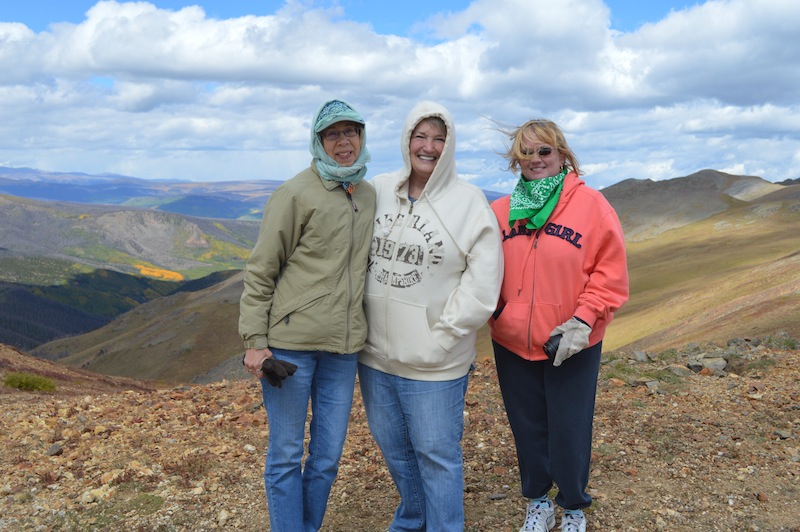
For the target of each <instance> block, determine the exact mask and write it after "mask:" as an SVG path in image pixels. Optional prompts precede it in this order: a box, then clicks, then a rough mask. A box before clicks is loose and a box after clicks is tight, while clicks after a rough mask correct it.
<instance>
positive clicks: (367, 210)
mask: <svg viewBox="0 0 800 532" xmlns="http://www.w3.org/2000/svg"><path fill="white" fill-rule="evenodd" d="M374 214H375V191H374V189H373V187H372V185H370V184H369V183H367V182H366V181H362V182H361V183H359V184H358V186H357V187H356V188H355V191H354V192H353V194H352V196H350V195H348V193H347V192H346V191H345V190H344V188H342V186H341V185H340V184H339V183H337V182H334V181H327V180H324V179H322V178H321V177H320V176H319V174H318V173H317V171H316V167H315V165H314V164H313V163H312V165H311V167H310V168H307V169H306V170H304V171H302V172H300V173H299V174H298V175H296V176H295V177H293V178H292V179H290V180H288V181H286V182H284V183H283V184H282V185H281V186H280V187H278V189H277V190H276V191H275V192H273V193H272V195H271V196H270V198H269V200H268V201H267V205H266V207H265V208H264V218H263V220H262V222H261V231H260V233H259V236H258V240H257V242H256V245H255V247H254V248H253V251H252V253H251V254H250V258H249V259H248V261H247V266H246V269H245V274H244V291H243V293H242V297H241V301H240V314H239V334H240V336H241V337H242V340H243V341H244V345H245V348H255V349H263V348H266V347H269V348H281V349H292V350H319V351H328V352H331V353H355V352H357V351H359V350H361V348H362V347H363V346H364V341H365V339H366V337H367V324H366V318H365V316H364V307H363V297H364V283H365V276H366V268H367V257H368V255H369V248H370V239H371V237H372V219H373V216H374Z"/></svg>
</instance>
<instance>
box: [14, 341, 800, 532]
mask: <svg viewBox="0 0 800 532" xmlns="http://www.w3.org/2000/svg"><path fill="white" fill-rule="evenodd" d="M797 347H798V342H797V341H794V340H791V339H785V338H784V339H781V338H771V339H765V340H763V341H758V340H750V341H745V340H738V341H732V342H729V345H727V346H696V345H695V346H687V347H686V348H684V349H681V350H671V351H668V352H664V353H658V354H652V353H643V352H638V353H627V354H625V353H615V354H612V355H610V356H607V357H606V359H605V361H604V364H603V368H602V371H601V376H600V387H599V391H598V403H597V414H596V422H595V435H594V456H593V471H592V479H591V484H590V491H591V493H592V495H593V496H594V498H595V503H594V504H593V506H592V507H591V509H590V510H589V512H588V519H589V530H591V531H599V530H603V531H611V530H626V531H628V530H629V531H651V530H671V531H676V530H687V531H688V530H692V531H697V530H703V531H712V530H720V531H731V530H736V531H740V530H741V531H779V530H785V531H800V505H799V504H798V503H800V351H798V350H797ZM14 356H15V357H16V358H15V359H14V360H13V361H10V359H9V358H7V357H4V358H0V361H1V362H2V363H0V373H1V374H2V375H5V374H6V373H7V372H8V371H10V370H12V369H15V368H16V366H15V364H17V365H19V363H20V362H19V360H20V359H19V357H20V356H22V355H18V354H15V355H14ZM49 371H50V372H51V374H53V371H55V370H52V368H51V369H50V370H49ZM57 382H58V383H59V389H58V390H57V391H56V392H54V393H44V392H38V393H34V392H20V391H16V390H11V389H8V388H3V387H0V392H1V393H0V419H1V420H2V424H1V425H2V426H1V427H0V429H1V430H0V469H2V477H0V501H2V503H0V530H81V531H83V530H125V531H129V530H147V531H150V530H164V531H168V530H192V531H195V530H217V529H229V530H244V531H250V530H253V531H255V530H268V529H269V525H268V518H267V510H266V505H265V503H264V500H263V495H262V494H263V486H262V468H263V455H264V446H265V443H266V439H267V426H266V423H265V415H264V412H263V408H262V407H261V404H260V403H261V399H260V391H259V389H258V385H257V383H256V382H255V381H253V380H244V381H222V382H215V383H210V384H204V385H192V386H185V387H176V388H170V389H163V388H162V389H146V386H141V385H138V384H136V385H134V384H133V383H126V382H123V381H121V380H116V381H110V380H102V381H97V382H93V381H92V380H91V379H88V378H87V376H86V375H83V376H82V377H81V378H79V379H74V378H73V379H71V380H65V379H60V380H59V379H57ZM125 387H127V388H130V389H128V390H127V391H117V390H119V389H120V388H125ZM465 419H466V420H467V428H466V434H465V438H464V442H463V446H464V454H465V479H466V490H465V494H464V498H465V506H466V515H467V520H466V530H469V531H479V530H480V531H503V530H516V529H517V528H518V527H519V525H520V524H521V522H522V520H523V512H524V507H525V501H523V500H522V498H521V497H520V495H519V481H518V471H517V465H516V457H515V453H514V444H513V439H512V437H511V433H510V430H509V429H508V425H507V422H506V419H505V413H504V410H503V406H502V402H501V399H500V393H499V390H498V386H497V380H496V374H495V370H494V364H493V362H492V361H491V360H483V361H481V362H479V363H477V364H476V369H475V371H474V373H473V376H472V378H471V380H470V388H469V392H468V395H467V409H466V412H465ZM396 504H397V498H396V495H395V491H394V488H393V486H392V483H391V479H390V478H389V475H388V472H387V471H386V468H385V466H384V465H383V462H382V459H381V456H380V453H379V452H378V450H377V448H376V446H375V444H374V442H373V440H372V439H371V436H370V434H369V431H368V429H367V425H366V419H365V416H364V412H363V407H362V405H361V399H360V396H359V395H358V392H356V402H355V406H354V408H353V413H352V423H351V429H350V433H349V436H348V440H347V445H346V448H345V453H344V457H343V458H342V463H341V471H340V475H339V478H338V480H337V481H336V483H335V485H334V489H333V493H332V495H331V498H330V505H329V509H328V514H327V517H326V521H325V527H324V529H325V530H330V531H353V530H359V531H373V530H374V531H381V530H385V529H386V526H387V524H388V522H389V520H390V518H391V514H392V511H393V510H394V507H395V505H396Z"/></svg>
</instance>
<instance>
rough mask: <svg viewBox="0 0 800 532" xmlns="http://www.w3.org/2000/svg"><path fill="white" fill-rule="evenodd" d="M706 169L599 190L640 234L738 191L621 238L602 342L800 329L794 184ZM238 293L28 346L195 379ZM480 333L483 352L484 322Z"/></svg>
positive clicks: (232, 284)
mask: <svg viewBox="0 0 800 532" xmlns="http://www.w3.org/2000/svg"><path fill="white" fill-rule="evenodd" d="M716 174H719V173H716ZM704 176H709V174H708V173H701V174H698V175H696V176H693V177H691V176H690V178H688V179H689V181H690V182H692V183H694V182H695V181H698V180H699V182H697V183H695V184H693V185H691V186H682V184H681V182H680V181H667V182H649V181H647V182H642V183H639V182H625V183H621V184H619V185H615V187H611V188H610V189H609V190H608V191H604V193H608V194H609V198H610V201H612V203H613V204H614V205H615V207H616V208H617V209H618V211H619V212H620V216H621V217H622V218H623V220H626V221H625V222H623V223H624V224H625V230H626V234H627V232H628V231H630V232H632V233H634V234H635V235H637V234H638V235H642V234H643V231H644V229H645V228H643V227H640V226H638V225H636V223H637V222H635V220H638V219H639V218H641V217H642V216H643V213H645V212H646V211H647V209H648V208H650V207H651V206H652V205H654V204H655V203H656V202H655V200H654V199H653V198H670V199H669V200H663V199H662V201H661V204H665V205H666V204H668V205H673V204H679V205H682V204H684V203H685V201H684V199H685V198H684V197H683V196H682V194H688V195H692V196H695V197H700V196H702V197H706V198H707V201H706V202H705V203H706V204H708V205H712V204H713V202H712V201H711V198H713V197H724V198H732V197H733V196H734V194H735V195H737V196H738V197H739V198H746V199H747V201H745V199H737V200H736V202H731V205H729V206H728V208H727V209H725V210H723V211H720V212H716V207H714V208H711V207H709V208H708V209H707V210H706V211H703V212H704V215H703V216H702V217H700V216H699V214H697V213H694V215H693V216H692V217H689V216H683V215H681V216H678V215H676V216H675V218H674V219H675V220H676V221H675V223H674V224H673V225H674V227H673V228H671V229H669V230H665V231H663V232H661V233H659V235H658V236H657V237H652V238H646V239H645V238H642V239H637V238H632V239H629V241H628V255H629V257H628V260H629V270H630V276H631V292H632V294H631V299H630V301H629V302H628V303H627V304H626V305H625V307H623V309H622V311H621V312H619V313H618V315H617V317H616V319H615V321H614V322H613V323H612V324H611V327H610V328H609V330H608V334H607V336H606V340H605V343H604V347H605V349H606V350H615V349H621V348H626V349H667V348H669V347H673V346H675V345H683V344H685V343H688V342H701V343H702V342H706V341H714V342H725V341H727V339H728V338H732V337H736V336H739V335H742V334H745V335H748V336H753V337H758V336H768V335H774V334H779V333H787V334H789V335H790V336H793V337H800V320H797V319H796V316H797V309H798V308H800V267H799V266H800V264H798V262H799V261H800V253H798V251H800V245H799V244H800V240H798V237H797V229H796V228H797V227H798V226H800V199H797V198H796V196H792V194H795V193H796V190H797V189H798V188H799V187H798V185H790V186H780V185H775V186H778V187H780V188H778V189H776V188H775V186H773V185H772V184H766V182H764V181H763V180H760V179H758V178H749V177H745V178H741V179H737V178H735V176H726V175H724V174H719V175H715V174H711V175H710V177H709V183H705V182H704V181H703V179H705V177H704ZM683 179H687V178H683ZM701 185H703V186H704V187H705V188H703V186H701ZM700 190H703V191H702V192H700ZM780 192H783V194H784V196H786V197H788V198H789V199H784V196H781V195H780V194H779V193H780ZM757 193H763V194H765V196H758V194H757ZM678 211H679V209H676V212H678ZM628 213H633V214H628ZM655 216H656V217H657V218H658V215H657V214H656V215H655ZM695 218H700V219H695ZM632 220H633V221H632ZM678 220H679V221H680V223H678ZM240 291H241V276H239V275H237V276H235V277H232V278H231V279H229V280H228V281H226V282H225V283H223V284H222V285H220V286H216V287H212V288H209V289H207V290H205V291H199V292H197V293H196V294H193V295H192V296H191V301H190V302H187V296H185V295H184V296H171V297H166V298H162V299H159V300H158V301H156V302H153V303H148V304H146V305H142V306H141V307H140V308H137V309H136V310H134V311H131V312H129V313H128V314H126V315H125V316H123V317H121V318H119V319H118V320H117V321H115V322H112V323H110V324H109V325H106V326H104V327H102V328H100V329H98V330H96V331H93V332H92V333H90V334H87V335H81V336H77V337H73V338H66V339H63V340H59V341H55V342H51V343H49V344H46V345H43V346H41V347H39V348H38V349H35V350H33V351H32V353H33V354H36V355H37V356H42V357H45V358H51V359H52V358H56V357H59V356H62V355H68V356H67V357H66V358H65V359H64V361H65V362H68V363H70V364H73V365H76V366H81V367H86V368H88V369H91V370H93V371H99V372H109V373H112V374H115V375H123V376H129V377H138V378H150V379H161V380H164V381H166V382H192V381H203V380H204V379H207V378H208V377H204V375H205V374H206V373H208V372H211V374H212V375H216V376H217V378H219V377H221V376H224V375H226V374H227V373H226V372H227V371H228V370H227V369H226V368H229V367H230V366H228V365H227V364H228V363H229V362H228V361H230V360H232V359H235V358H236V357H237V356H240V355H241V352H242V347H241V342H240V341H239V339H238V337H237V335H236V323H237V319H238V318H237V316H238V306H237V302H238V296H239V294H240ZM478 341H479V346H481V347H482V348H484V349H485V350H486V351H487V352H488V351H490V342H489V338H488V332H487V330H486V329H485V328H484V329H483V330H482V331H481V333H480V335H479V340H478ZM189 360H191V361H192V363H191V364H187V363H186V362H187V361H189ZM218 366H219V367H218ZM235 366H236V365H235V364H233V367H234V368H235Z"/></svg>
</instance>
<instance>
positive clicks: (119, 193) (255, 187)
mask: <svg viewBox="0 0 800 532" xmlns="http://www.w3.org/2000/svg"><path fill="white" fill-rule="evenodd" d="M281 183H282V181H277V180H270V179H263V180H260V179H259V180H252V181H220V182H205V183H200V182H193V181H178V180H152V179H141V178H137V177H129V176H121V175H116V174H101V175H89V174H82V173H67V172H43V171H40V170H34V169H31V168H8V167H3V166H0V194H7V195H11V196H18V197H21V198H28V199H33V200H42V201H57V202H76V203H82V204H96V205H101V204H102V205H119V206H126V207H144V208H150V209H154V210H158V211H164V212H172V213H176V214H185V215H189V216H203V217H207V218H225V219H232V220H237V219H241V220H260V219H261V211H262V210H263V207H264V204H265V203H266V200H267V198H268V197H269V195H270V194H271V193H272V192H273V191H274V190H275V189H276V188H277V187H278V186H279V185H280V184H281Z"/></svg>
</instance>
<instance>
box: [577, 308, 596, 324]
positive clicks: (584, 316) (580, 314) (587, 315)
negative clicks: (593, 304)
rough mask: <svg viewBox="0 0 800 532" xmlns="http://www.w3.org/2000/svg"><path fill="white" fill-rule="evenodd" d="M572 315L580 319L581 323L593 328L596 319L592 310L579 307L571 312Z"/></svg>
mask: <svg viewBox="0 0 800 532" xmlns="http://www.w3.org/2000/svg"><path fill="white" fill-rule="evenodd" d="M573 316H575V317H576V318H578V319H579V320H580V321H582V322H583V323H585V324H586V325H588V326H589V327H591V328H592V329H594V322H596V321H597V316H596V315H595V314H594V312H592V311H590V310H588V309H586V308H579V309H577V310H576V311H575V314H573Z"/></svg>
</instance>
